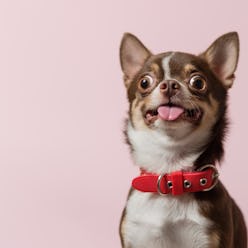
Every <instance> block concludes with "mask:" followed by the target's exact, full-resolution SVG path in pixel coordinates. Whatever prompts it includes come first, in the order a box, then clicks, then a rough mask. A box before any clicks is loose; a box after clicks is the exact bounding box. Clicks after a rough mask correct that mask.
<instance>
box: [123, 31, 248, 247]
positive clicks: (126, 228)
mask: <svg viewBox="0 0 248 248" xmlns="http://www.w3.org/2000/svg"><path fill="white" fill-rule="evenodd" d="M238 57H239V38H238V34H237V33H236V32H231V33H227V34H225V35H223V36H221V37H220V38H218V39H217V40H216V41H215V42H214V43H212V45H210V47H209V48H208V49H207V50H206V51H205V52H203V53H201V54H200V55H197V56H196V55H192V54H188V53H183V52H165V53H160V54H156V55H154V54H152V53H151V52H150V51H149V50H148V49H147V48H146V47H145V46H144V45H143V44H142V42H141V41H140V40H139V39H138V38H136V37H135V36H134V35H132V34H129V33H126V34H124V36H123V39H122V42H121V46H120V61H121V68H122V71H123V73H124V83H125V86H126V89H127V96H128V101H129V117H128V119H127V122H126V129H125V134H126V140H127V143H128V144H129V145H130V150H131V154H132V158H133V160H134V163H135V164H136V165H138V166H139V168H140V170H141V173H140V175H139V176H137V177H136V178H134V179H133V181H132V187H131V190H130V193H129V196H128V200H127V203H126V206H125V209H124V211H123V215H122V219H121V223H120V237H121V243H122V247H123V248H247V231H246V225H245V221H244V217H243V215H242V213H241V211H240V209H239V207H238V206H237V205H236V203H235V201H234V200H233V199H232V198H231V197H230V195H229V194H228V192H227V190H226V189H225V187H224V186H223V184H222V183H221V182H220V181H219V180H218V176H219V173H218V170H217V167H216V165H217V164H219V163H220V162H221V159H222V157H223V154H224V149H223V142H224V139H225V134H226V131H227V127H228V119H227V115H226V112H227V98H228V89H229V88H231V86H232V85H233V81H234V72H235V70H236V67H237V62H238Z"/></svg>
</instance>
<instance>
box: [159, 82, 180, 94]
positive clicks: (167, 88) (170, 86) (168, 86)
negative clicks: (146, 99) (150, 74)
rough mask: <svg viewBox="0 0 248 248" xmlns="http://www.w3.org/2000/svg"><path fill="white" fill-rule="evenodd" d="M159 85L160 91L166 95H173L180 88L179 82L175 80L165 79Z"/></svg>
mask: <svg viewBox="0 0 248 248" xmlns="http://www.w3.org/2000/svg"><path fill="white" fill-rule="evenodd" d="M159 87H160V91H161V93H163V94H166V95H167V96H174V95H176V93H177V92H178V91H179V90H180V84H179V83H178V82H177V81H176V80H165V81H163V82H162V83H160V86H159Z"/></svg>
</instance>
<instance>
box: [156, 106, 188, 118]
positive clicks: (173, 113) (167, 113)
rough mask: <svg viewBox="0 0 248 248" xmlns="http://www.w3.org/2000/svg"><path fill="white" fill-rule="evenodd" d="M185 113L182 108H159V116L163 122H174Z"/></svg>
mask: <svg viewBox="0 0 248 248" xmlns="http://www.w3.org/2000/svg"><path fill="white" fill-rule="evenodd" d="M183 112H184V109H183V108H180V107H169V106H161V107H159V108H158V115H159V117H160V118H161V119H162V120H165V121H174V120H176V119H178V118H179V116H180V115H181V114H182V113H183Z"/></svg>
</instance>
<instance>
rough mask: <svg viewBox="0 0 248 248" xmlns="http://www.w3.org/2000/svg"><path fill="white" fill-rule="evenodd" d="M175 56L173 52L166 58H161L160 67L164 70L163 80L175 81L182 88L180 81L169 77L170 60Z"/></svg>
mask: <svg viewBox="0 0 248 248" xmlns="http://www.w3.org/2000/svg"><path fill="white" fill-rule="evenodd" d="M174 55H175V52H172V53H171V54H170V55H168V56H166V57H164V58H163V60H162V67H163V69H164V80H171V79H173V80H175V81H176V82H177V83H179V85H181V86H182V87H184V84H183V83H182V82H180V81H178V80H177V79H175V78H172V77H171V74H170V65H169V64H170V60H171V58H172V57H173V56H174Z"/></svg>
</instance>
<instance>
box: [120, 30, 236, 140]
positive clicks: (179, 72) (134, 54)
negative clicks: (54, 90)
mask: <svg viewBox="0 0 248 248" xmlns="http://www.w3.org/2000/svg"><path fill="white" fill-rule="evenodd" d="M120 52H121V53H120V54H121V66H122V70H123V72H124V81H125V85H126V88H127V92H128V99H129V103H130V111H129V117H130V118H129V119H130V122H131V124H132V126H133V127H134V128H135V129H137V130H143V131H147V132H149V131H150V130H153V131H154V130H155V131H158V132H161V133H165V134H166V135H167V136H170V137H171V138H173V139H179V140H180V139H182V138H184V137H186V136H188V135H189V134H191V133H194V132H196V131H198V132H199V131H200V132H209V131H210V130H211V128H212V127H213V126H214V124H215V123H216V122H217V121H218V119H219V118H220V117H221V116H223V115H224V114H225V109H226V95H227V90H228V88H230V87H231V86H232V83H233V80H234V72H235V69H236V66H237V61H238V52H239V41H238V36H237V33H228V34H226V35H224V36H222V37H220V38H219V39H217V40H216V41H215V42H214V43H213V44H212V45H211V46H210V47H209V48H208V49H207V50H206V51H205V52H204V53H202V54H200V55H199V56H195V55H191V54H186V53H181V52H166V53H162V54H158V55H153V54H151V52H150V51H149V50H148V49H147V48H146V47H145V46H144V45H143V44H142V43H141V42H140V41H139V40H138V39H137V38H136V37H135V36H133V35H131V34H125V35H124V37H123V40H122V43H121V50H120Z"/></svg>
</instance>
